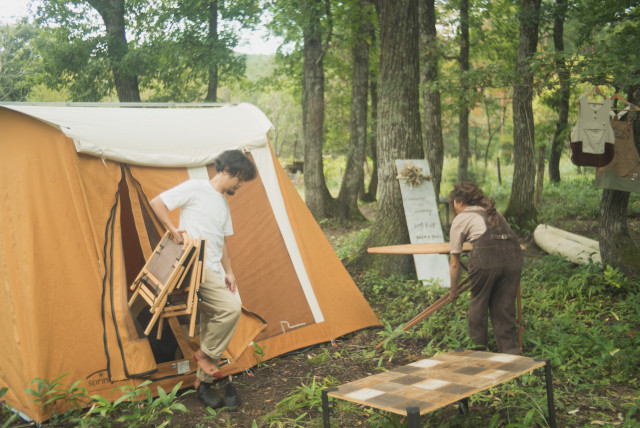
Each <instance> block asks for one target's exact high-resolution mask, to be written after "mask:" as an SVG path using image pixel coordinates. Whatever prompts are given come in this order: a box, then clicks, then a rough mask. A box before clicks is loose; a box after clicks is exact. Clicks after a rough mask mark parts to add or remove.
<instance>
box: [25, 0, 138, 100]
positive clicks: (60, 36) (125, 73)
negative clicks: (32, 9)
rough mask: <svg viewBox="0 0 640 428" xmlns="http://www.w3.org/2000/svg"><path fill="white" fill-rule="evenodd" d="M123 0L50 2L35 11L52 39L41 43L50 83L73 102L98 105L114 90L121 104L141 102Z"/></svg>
mask: <svg viewBox="0 0 640 428" xmlns="http://www.w3.org/2000/svg"><path fill="white" fill-rule="evenodd" d="M124 6H125V3H124V0H114V1H106V0H105V1H102V0H92V1H91V2H90V1H88V0H51V1H47V2H43V3H42V4H41V5H40V6H39V7H38V11H37V23H38V24H39V25H41V26H42V28H43V30H45V31H47V33H48V37H45V38H43V39H42V40H38V41H37V44H38V52H39V53H40V55H42V57H43V66H44V69H45V72H46V79H45V81H46V84H47V86H49V87H52V88H55V89H57V88H60V87H67V88H68V89H69V95H70V97H71V99H72V100H73V101H100V99H101V98H103V97H104V96H106V95H108V94H109V93H110V92H111V91H112V89H113V87H114V86H115V89H116V93H117V95H118V99H119V100H120V101H123V102H126V101H139V100H140V92H139V88H138V71H139V67H138V65H139V64H138V62H137V61H136V60H135V59H134V58H135V56H136V55H135V52H132V49H130V48H129V44H128V42H127V39H126V32H125V10H124Z"/></svg>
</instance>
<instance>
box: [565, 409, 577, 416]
mask: <svg viewBox="0 0 640 428" xmlns="http://www.w3.org/2000/svg"><path fill="white" fill-rule="evenodd" d="M579 411H580V409H574V410H569V411H568V412H567V413H569V414H570V415H575V414H576V413H578V412H579Z"/></svg>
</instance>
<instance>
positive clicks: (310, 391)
mask: <svg viewBox="0 0 640 428" xmlns="http://www.w3.org/2000/svg"><path fill="white" fill-rule="evenodd" d="M309 378H311V380H310V382H309V383H308V384H304V383H303V384H302V385H301V386H297V387H295V388H294V389H293V391H292V392H291V393H290V394H289V395H288V396H287V397H285V398H284V399H282V400H281V401H280V402H278V404H277V405H276V410H274V411H273V412H271V413H270V414H268V415H266V416H265V417H264V422H266V423H269V424H270V425H269V426H287V427H290V426H295V427H297V426H300V425H299V424H300V423H301V421H302V420H303V419H304V418H305V417H306V416H307V411H309V410H315V411H318V412H321V411H322V395H321V394H322V390H323V389H325V388H330V387H332V386H334V385H336V384H337V383H338V380H337V379H336V378H334V377H331V376H327V377H326V378H324V379H323V380H322V381H321V382H319V381H318V378H317V377H316V376H313V377H311V373H307V379H309ZM290 413H293V414H294V415H295V418H294V419H287V424H285V425H279V424H281V423H283V421H284V420H285V419H286V418H288V416H289V414H290ZM289 423H292V424H293V425H289Z"/></svg>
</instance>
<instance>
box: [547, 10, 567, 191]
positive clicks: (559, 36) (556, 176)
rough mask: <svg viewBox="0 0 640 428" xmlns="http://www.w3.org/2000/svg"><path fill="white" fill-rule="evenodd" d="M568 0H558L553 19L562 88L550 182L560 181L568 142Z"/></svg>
mask: <svg viewBox="0 0 640 428" xmlns="http://www.w3.org/2000/svg"><path fill="white" fill-rule="evenodd" d="M567 7H568V1H567V0H556V9H555V15H554V19H553V45H554V48H555V51H556V59H555V63H556V70H557V72H558V81H559V83H560V88H559V89H558V91H557V92H556V97H557V100H558V122H557V124H556V130H555V132H554V134H553V143H552V145H551V153H549V180H551V181H552V182H555V183H557V182H559V181H560V157H561V155H562V148H563V147H564V143H565V141H566V129H567V126H568V122H569V96H570V92H571V91H570V87H569V77H571V73H570V71H569V69H568V67H567V64H566V63H565V61H564V22H565V20H566V16H567Z"/></svg>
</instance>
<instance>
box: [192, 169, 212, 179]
mask: <svg viewBox="0 0 640 428" xmlns="http://www.w3.org/2000/svg"><path fill="white" fill-rule="evenodd" d="M187 171H188V172H189V179H190V180H208V179H209V173H208V172H207V167H206V166H196V167H193V168H187Z"/></svg>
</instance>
